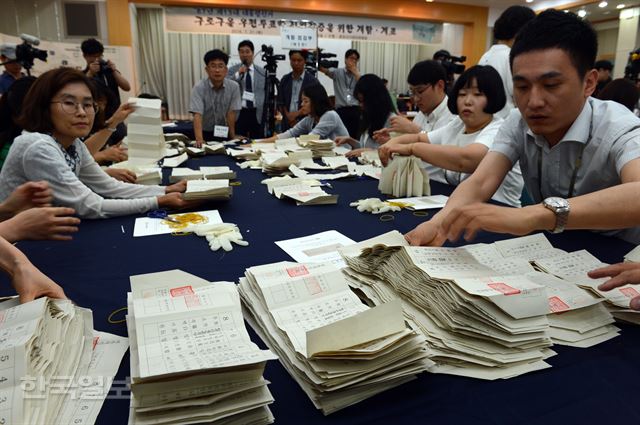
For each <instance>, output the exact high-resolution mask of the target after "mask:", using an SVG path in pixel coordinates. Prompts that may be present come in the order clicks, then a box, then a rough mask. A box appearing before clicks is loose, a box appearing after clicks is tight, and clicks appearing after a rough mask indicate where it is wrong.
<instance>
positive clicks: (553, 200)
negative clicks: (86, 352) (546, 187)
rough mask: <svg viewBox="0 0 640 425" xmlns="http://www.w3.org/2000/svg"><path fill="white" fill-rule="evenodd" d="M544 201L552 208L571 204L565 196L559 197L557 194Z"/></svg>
mask: <svg viewBox="0 0 640 425" xmlns="http://www.w3.org/2000/svg"><path fill="white" fill-rule="evenodd" d="M544 203H545V204H546V205H548V206H550V207H552V208H566V207H568V206H569V203H568V202H567V200H566V199H564V198H559V197H557V196H552V197H550V198H547V199H545V200H544Z"/></svg>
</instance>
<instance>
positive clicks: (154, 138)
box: [126, 98, 165, 165]
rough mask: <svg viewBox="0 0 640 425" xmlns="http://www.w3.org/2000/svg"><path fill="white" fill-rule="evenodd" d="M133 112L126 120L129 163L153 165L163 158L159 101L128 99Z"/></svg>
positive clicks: (163, 144)
mask: <svg viewBox="0 0 640 425" xmlns="http://www.w3.org/2000/svg"><path fill="white" fill-rule="evenodd" d="M129 103H134V104H135V107H136V109H135V111H134V112H132V113H131V114H130V115H129V117H128V118H127V136H126V144H127V146H128V148H129V153H128V155H129V162H131V163H132V164H134V165H141V164H155V163H156V162H157V161H159V160H160V159H162V158H163V157H164V156H165V139H164V135H163V131H162V119H161V116H162V115H161V103H162V102H161V101H160V99H140V98H130V99H129Z"/></svg>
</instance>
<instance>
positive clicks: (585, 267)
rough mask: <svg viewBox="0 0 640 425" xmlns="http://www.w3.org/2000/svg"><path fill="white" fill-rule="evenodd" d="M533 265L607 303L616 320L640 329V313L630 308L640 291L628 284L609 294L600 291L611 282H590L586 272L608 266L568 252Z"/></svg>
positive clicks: (580, 253)
mask: <svg viewBox="0 0 640 425" xmlns="http://www.w3.org/2000/svg"><path fill="white" fill-rule="evenodd" d="M534 265H535V266H536V267H537V268H539V269H540V270H542V271H545V272H547V273H550V274H553V275H555V276H557V277H559V278H561V279H562V280H564V281H568V282H571V283H573V284H575V285H578V286H580V287H582V288H584V289H586V290H588V291H590V292H591V293H593V294H594V295H596V296H597V297H599V298H600V299H604V300H605V301H606V306H607V308H608V310H609V312H610V313H611V314H612V315H613V317H615V318H616V319H618V320H622V321H625V322H629V323H634V324H639V325H640V312H638V311H636V310H632V309H631V308H630V307H629V302H630V301H631V299H632V298H634V297H637V296H639V295H640V287H638V286H637V285H630V284H627V285H624V286H620V287H618V288H614V289H612V290H610V291H601V290H599V289H598V286H599V285H601V284H602V283H604V282H606V281H607V280H609V278H606V277H605V278H601V279H591V278H590V277H588V276H587V272H589V271H591V270H594V269H597V268H600V267H605V266H607V264H605V263H603V262H601V261H600V260H598V259H597V258H596V257H594V256H593V255H591V254H590V253H589V252H588V251H586V250H580V251H575V252H568V253H567V252H565V253H559V254H557V255H555V256H549V257H545V258H536V259H535V260H534Z"/></svg>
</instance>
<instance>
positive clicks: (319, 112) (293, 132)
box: [263, 84, 349, 142]
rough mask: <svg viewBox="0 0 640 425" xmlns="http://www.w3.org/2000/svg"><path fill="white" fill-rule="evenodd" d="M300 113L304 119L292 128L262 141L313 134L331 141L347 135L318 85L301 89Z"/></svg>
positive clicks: (323, 90) (324, 92) (322, 89)
mask: <svg viewBox="0 0 640 425" xmlns="http://www.w3.org/2000/svg"><path fill="white" fill-rule="evenodd" d="M300 112H301V113H302V115H305V117H304V118H303V119H302V120H300V122H298V123H297V124H296V125H295V126H294V127H293V128H290V129H289V130H287V131H285V132H284V133H280V134H278V135H277V136H272V137H270V138H268V139H264V140H263V141H265V142H274V141H276V139H287V138H289V137H298V136H302V135H304V134H314V135H316V136H318V137H320V138H321V139H331V140H334V139H336V138H337V137H340V136H348V135H349V132H348V131H347V128H346V127H345V126H344V124H343V123H342V120H341V119H340V116H339V115H338V113H337V112H336V111H334V110H333V108H331V103H330V102H329V96H328V95H327V91H326V90H325V89H324V87H322V85H320V84H313V85H311V86H308V87H305V88H304V89H302V102H301V104H300Z"/></svg>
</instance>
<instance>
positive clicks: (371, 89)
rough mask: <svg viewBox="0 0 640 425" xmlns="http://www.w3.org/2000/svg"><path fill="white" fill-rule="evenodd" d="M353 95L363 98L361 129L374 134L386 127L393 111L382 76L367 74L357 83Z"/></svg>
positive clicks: (371, 134)
mask: <svg viewBox="0 0 640 425" xmlns="http://www.w3.org/2000/svg"><path fill="white" fill-rule="evenodd" d="M353 95H354V96H356V97H357V96H358V95H360V96H362V100H363V102H362V103H363V108H364V111H363V113H362V121H361V126H360V129H361V130H362V131H363V132H364V131H367V132H368V133H369V135H370V136H373V132H374V131H377V130H380V129H381V128H384V126H385V124H386V122H387V119H388V118H389V114H391V113H392V112H393V104H392V103H391V96H389V91H388V90H387V88H386V87H385V86H384V83H383V82H382V79H381V78H380V77H378V76H377V75H375V74H365V75H363V76H362V77H360V79H359V80H358V82H357V83H356V86H355V87H354V89H353Z"/></svg>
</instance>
